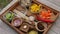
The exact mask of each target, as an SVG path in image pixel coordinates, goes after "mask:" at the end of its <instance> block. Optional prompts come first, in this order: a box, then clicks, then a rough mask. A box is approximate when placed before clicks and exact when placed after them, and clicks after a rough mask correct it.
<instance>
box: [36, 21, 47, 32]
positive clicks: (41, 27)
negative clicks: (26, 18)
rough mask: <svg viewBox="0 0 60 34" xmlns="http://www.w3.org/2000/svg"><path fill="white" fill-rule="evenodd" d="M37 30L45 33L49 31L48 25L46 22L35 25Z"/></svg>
mask: <svg viewBox="0 0 60 34" xmlns="http://www.w3.org/2000/svg"><path fill="white" fill-rule="evenodd" d="M35 28H36V29H37V30H38V31H40V32H43V31H45V30H46V29H47V24H46V23H44V22H38V23H36V24H35Z"/></svg>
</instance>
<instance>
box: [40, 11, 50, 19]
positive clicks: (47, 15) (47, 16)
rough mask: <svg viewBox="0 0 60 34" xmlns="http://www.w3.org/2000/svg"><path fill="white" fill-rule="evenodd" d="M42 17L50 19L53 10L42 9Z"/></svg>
mask: <svg viewBox="0 0 60 34" xmlns="http://www.w3.org/2000/svg"><path fill="white" fill-rule="evenodd" d="M40 17H42V18H44V19H49V18H50V17H51V11H50V10H48V11H44V10H42V11H41V13H40Z"/></svg>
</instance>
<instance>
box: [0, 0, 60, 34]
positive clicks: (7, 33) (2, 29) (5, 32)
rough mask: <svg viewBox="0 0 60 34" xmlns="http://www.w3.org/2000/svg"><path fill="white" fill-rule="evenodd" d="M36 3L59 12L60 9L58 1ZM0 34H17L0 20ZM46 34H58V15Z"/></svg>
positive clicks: (48, 0) (59, 0)
mask: <svg viewBox="0 0 60 34" xmlns="http://www.w3.org/2000/svg"><path fill="white" fill-rule="evenodd" d="M38 1H39V2H41V3H44V4H46V5H48V6H50V7H52V8H54V9H56V10H58V11H60V8H59V6H60V4H59V3H60V0H38ZM47 2H48V3H47ZM49 2H50V3H49ZM51 3H53V4H51ZM0 34H18V33H17V32H16V31H15V30H14V29H12V28H10V27H9V26H8V25H7V24H5V23H4V22H3V21H1V20H0ZM47 34H60V15H59V18H58V19H57V20H56V22H55V23H54V25H53V26H52V27H51V29H50V30H49V31H48V33H47Z"/></svg>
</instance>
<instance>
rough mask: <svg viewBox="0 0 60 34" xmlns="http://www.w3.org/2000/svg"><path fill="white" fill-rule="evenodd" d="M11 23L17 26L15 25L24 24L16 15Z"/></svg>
mask: <svg viewBox="0 0 60 34" xmlns="http://www.w3.org/2000/svg"><path fill="white" fill-rule="evenodd" d="M11 24H12V25H13V26H15V27H19V26H20V25H21V24H22V19H21V18H17V17H15V18H14V19H13V20H12V22H11Z"/></svg>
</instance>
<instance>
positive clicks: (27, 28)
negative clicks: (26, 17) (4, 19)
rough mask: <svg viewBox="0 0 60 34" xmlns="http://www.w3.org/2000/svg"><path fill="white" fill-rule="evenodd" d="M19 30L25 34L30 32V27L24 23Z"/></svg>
mask: <svg viewBox="0 0 60 34" xmlns="http://www.w3.org/2000/svg"><path fill="white" fill-rule="evenodd" d="M19 29H20V30H22V31H24V32H28V30H29V25H28V24H27V23H23V24H22V25H21V27H20V28H19Z"/></svg>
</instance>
